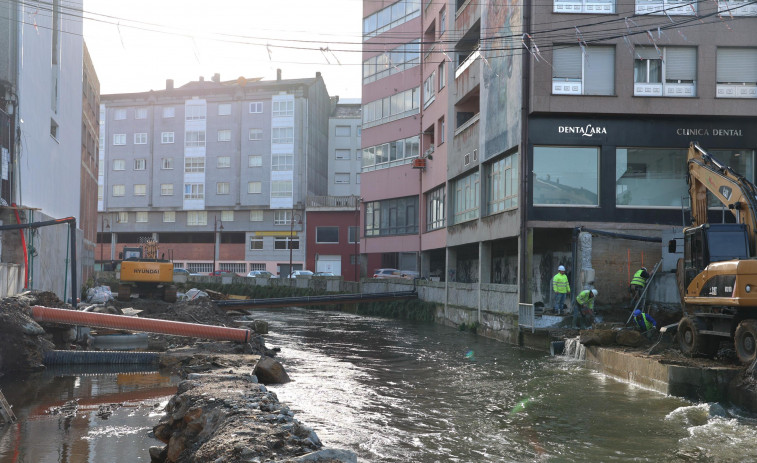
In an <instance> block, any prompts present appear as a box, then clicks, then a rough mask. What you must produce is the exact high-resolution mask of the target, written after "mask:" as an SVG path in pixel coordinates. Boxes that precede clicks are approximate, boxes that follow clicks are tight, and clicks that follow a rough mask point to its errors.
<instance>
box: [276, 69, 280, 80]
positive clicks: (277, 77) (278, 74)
mask: <svg viewBox="0 0 757 463" xmlns="http://www.w3.org/2000/svg"><path fill="white" fill-rule="evenodd" d="M276 80H281V69H276Z"/></svg>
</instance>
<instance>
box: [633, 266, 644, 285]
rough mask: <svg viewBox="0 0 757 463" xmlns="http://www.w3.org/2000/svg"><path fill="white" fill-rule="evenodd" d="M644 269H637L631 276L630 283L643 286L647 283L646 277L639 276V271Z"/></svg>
mask: <svg viewBox="0 0 757 463" xmlns="http://www.w3.org/2000/svg"><path fill="white" fill-rule="evenodd" d="M643 271H644V270H641V269H639V270H637V271H636V273H634V274H633V278H631V284H632V285H636V286H639V287H641V288H643V287H644V286H646V284H647V279H646V278H644V277H642V276H641V272H643Z"/></svg>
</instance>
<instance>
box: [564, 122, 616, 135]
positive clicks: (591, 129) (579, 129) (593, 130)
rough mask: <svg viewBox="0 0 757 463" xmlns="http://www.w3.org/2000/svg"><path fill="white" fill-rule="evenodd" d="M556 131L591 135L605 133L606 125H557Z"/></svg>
mask: <svg viewBox="0 0 757 463" xmlns="http://www.w3.org/2000/svg"><path fill="white" fill-rule="evenodd" d="M557 133H564V134H571V135H581V136H582V137H593V136H594V135H607V127H600V126H596V127H595V126H593V125H591V124H586V125H585V126H570V125H560V126H557Z"/></svg>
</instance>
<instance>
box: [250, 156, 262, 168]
mask: <svg viewBox="0 0 757 463" xmlns="http://www.w3.org/2000/svg"><path fill="white" fill-rule="evenodd" d="M262 166H263V156H259V155H257V154H251V155H249V156H247V167H262Z"/></svg>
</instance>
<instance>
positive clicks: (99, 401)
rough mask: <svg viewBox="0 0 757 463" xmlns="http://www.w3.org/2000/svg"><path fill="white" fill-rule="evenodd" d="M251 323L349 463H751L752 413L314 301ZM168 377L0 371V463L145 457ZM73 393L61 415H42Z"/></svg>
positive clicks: (281, 391) (300, 402)
mask: <svg viewBox="0 0 757 463" xmlns="http://www.w3.org/2000/svg"><path fill="white" fill-rule="evenodd" d="M255 317H256V318H258V319H261V320H266V321H268V322H269V324H270V333H269V334H268V335H266V344H267V345H268V346H269V347H280V348H281V352H280V353H279V354H278V358H279V359H280V360H281V362H282V363H283V364H284V365H285V368H286V370H287V372H288V373H289V375H290V376H291V377H292V379H293V381H292V382H290V383H287V384H285V385H276V386H270V389H271V390H273V391H274V392H276V394H277V395H278V397H279V399H280V400H281V401H283V402H287V403H288V405H290V407H291V408H292V409H293V410H294V411H295V413H296V415H295V417H296V418H297V419H298V420H300V421H301V422H303V423H305V424H306V425H308V426H311V427H312V428H314V429H315V430H316V432H317V434H318V436H319V437H320V438H321V440H322V441H323V442H324V443H325V445H326V446H327V447H329V448H343V449H349V450H352V451H354V452H355V453H356V454H357V455H358V457H359V461H360V462H368V463H390V462H398V463H399V462H402V463H435V462H440V463H448V462H471V463H474V462H475V463H479V462H534V461H538V462H541V461H544V462H671V461H672V462H745V461H757V446H756V445H755V442H757V419H755V417H752V416H748V414H747V413H745V412H741V411H739V410H738V409H734V408H728V409H723V408H722V407H719V406H717V404H714V405H713V404H704V403H702V404H697V403H691V402H688V401H686V400H683V399H679V398H675V397H666V396H664V395H662V394H659V393H657V392H654V391H649V390H646V389H643V388H639V387H636V386H633V385H630V384H626V383H623V382H620V381H616V380H614V379H610V378H608V377H605V376H603V375H600V374H597V373H595V372H593V371H591V370H589V369H587V368H585V367H584V366H583V363H582V362H579V361H575V360H570V359H567V358H564V357H550V356H549V355H547V354H545V353H543V352H537V351H533V350H528V349H523V348H519V347H514V346H510V345H507V344H503V343H500V342H496V341H493V340H490V339H486V338H482V337H479V336H475V335H473V334H470V333H467V332H461V331H457V330H455V329H453V328H449V327H444V326H441V325H436V324H433V323H415V322H407V321H399V320H389V319H383V318H376V317H361V316H356V315H352V314H347V313H340V312H328V311H320V310H313V309H308V310H305V309H279V310H276V309H272V310H256V311H255ZM177 382H178V378H176V377H165V376H161V375H159V374H157V373H151V372H143V373H139V372H133V373H125V372H119V373H118V374H115V373H113V372H111V373H108V372H104V371H100V370H97V371H92V372H77V373H76V374H75V375H74V374H72V372H67V371H65V370H63V371H60V370H58V371H56V370H55V369H49V370H47V371H45V372H43V373H41V374H38V375H34V376H32V377H29V378H25V379H22V380H17V379H13V378H2V380H0V388H2V391H3V392H4V393H5V396H6V397H7V399H8V401H9V402H10V403H11V404H12V405H13V410H14V411H15V413H16V416H17V417H18V418H19V419H18V422H17V423H15V424H13V425H7V426H4V427H2V428H1V429H0V463H11V462H12V463H24V462H25V463H47V462H49V463H103V462H129V463H132V462H149V461H150V457H149V455H148V453H147V450H148V448H149V447H150V446H153V445H162V444H161V443H160V442H158V441H157V440H155V439H153V438H150V437H149V432H150V431H151V430H152V428H153V426H155V425H156V424H157V423H158V421H159V419H160V417H161V416H162V415H163V407H164V406H165V404H166V402H167V400H168V399H169V398H170V396H171V395H173V393H174V392H175V390H176V389H175V388H176V384H177ZM75 399H78V407H77V408H76V409H75V411H74V412H73V413H66V412H65V407H64V410H63V413H57V414H56V413H51V411H56V410H60V408H59V407H61V406H63V405H64V404H65V403H66V402H69V403H70V401H71V400H75ZM113 404H116V405H115V406H112V405H113ZM111 406H112V407H111Z"/></svg>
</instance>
